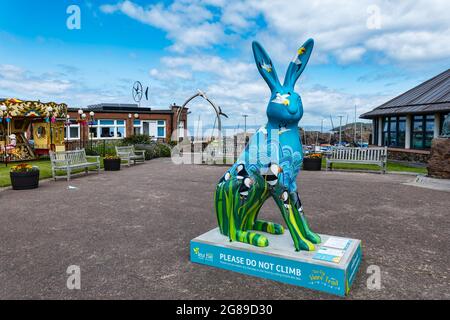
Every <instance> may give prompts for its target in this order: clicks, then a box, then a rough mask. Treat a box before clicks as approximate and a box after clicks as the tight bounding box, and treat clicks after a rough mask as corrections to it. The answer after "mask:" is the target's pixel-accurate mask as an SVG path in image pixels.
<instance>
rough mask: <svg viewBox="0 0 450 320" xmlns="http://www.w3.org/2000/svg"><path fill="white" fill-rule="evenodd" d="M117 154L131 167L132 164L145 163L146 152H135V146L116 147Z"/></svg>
mask: <svg viewBox="0 0 450 320" xmlns="http://www.w3.org/2000/svg"><path fill="white" fill-rule="evenodd" d="M116 154H117V156H118V157H120V159H121V160H122V161H126V163H127V164H128V166H130V165H131V162H133V164H136V162H137V161H139V162H144V161H145V150H135V148H134V146H124V147H118V146H116Z"/></svg>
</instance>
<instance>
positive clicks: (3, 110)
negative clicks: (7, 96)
mask: <svg viewBox="0 0 450 320" xmlns="http://www.w3.org/2000/svg"><path fill="white" fill-rule="evenodd" d="M0 111H1V118H2V126H3V142H4V145H3V150H4V155H3V160H4V161H5V165H6V166H8V154H7V152H6V143H7V142H6V135H7V132H6V126H7V123H6V122H7V120H6V117H7V115H8V113H7V108H6V106H5V105H4V104H2V105H1V106H0Z"/></svg>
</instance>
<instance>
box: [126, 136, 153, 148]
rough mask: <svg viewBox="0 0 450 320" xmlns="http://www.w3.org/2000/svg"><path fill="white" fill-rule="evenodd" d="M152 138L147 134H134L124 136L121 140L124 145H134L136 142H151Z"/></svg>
mask: <svg viewBox="0 0 450 320" xmlns="http://www.w3.org/2000/svg"><path fill="white" fill-rule="evenodd" d="M151 143H152V139H151V138H150V136H149V135H147V134H135V135H132V136H129V137H126V138H124V139H123V140H122V144H123V145H124V146H130V145H136V144H151Z"/></svg>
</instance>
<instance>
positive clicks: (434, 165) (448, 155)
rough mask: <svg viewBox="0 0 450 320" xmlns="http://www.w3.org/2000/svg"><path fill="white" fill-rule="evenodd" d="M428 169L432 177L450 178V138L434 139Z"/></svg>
mask: <svg viewBox="0 0 450 320" xmlns="http://www.w3.org/2000/svg"><path fill="white" fill-rule="evenodd" d="M427 169H428V175H429V176H431V177H435V178H443V179H450V139H448V138H435V139H433V142H432V144H431V153H430V159H429V160H428V166H427Z"/></svg>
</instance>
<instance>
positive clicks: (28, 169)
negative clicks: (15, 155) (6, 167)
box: [9, 163, 39, 190]
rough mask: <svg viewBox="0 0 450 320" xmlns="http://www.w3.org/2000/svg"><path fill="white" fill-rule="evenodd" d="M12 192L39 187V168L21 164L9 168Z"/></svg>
mask: <svg viewBox="0 0 450 320" xmlns="http://www.w3.org/2000/svg"><path fill="white" fill-rule="evenodd" d="M9 176H10V178H11V185H12V188H13V189H14V190H25V189H35V188H37V187H39V168H38V167H33V166H31V165H29V164H28V163H21V164H18V165H15V166H13V167H12V168H11V171H10V173H9Z"/></svg>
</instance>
